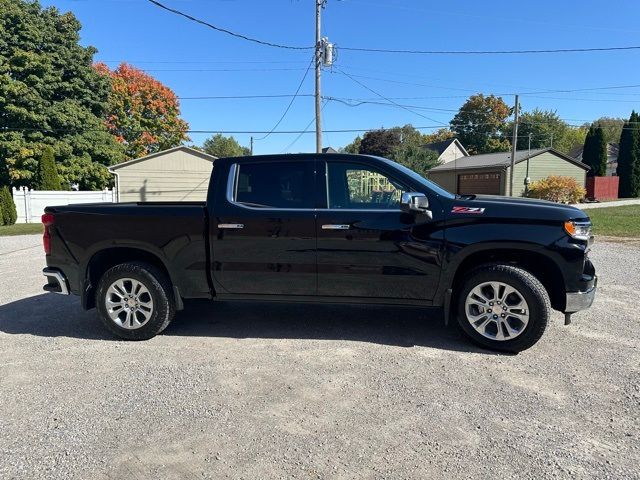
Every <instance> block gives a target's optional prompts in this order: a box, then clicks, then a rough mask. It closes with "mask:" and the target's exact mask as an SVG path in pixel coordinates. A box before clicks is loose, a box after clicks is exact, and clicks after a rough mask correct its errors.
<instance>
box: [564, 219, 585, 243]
mask: <svg viewBox="0 0 640 480" xmlns="http://www.w3.org/2000/svg"><path fill="white" fill-rule="evenodd" d="M564 231H565V232H567V233H568V234H569V236H570V237H572V238H577V239H578V240H589V238H591V222H585V221H580V220H579V221H574V220H568V221H566V222H564Z"/></svg>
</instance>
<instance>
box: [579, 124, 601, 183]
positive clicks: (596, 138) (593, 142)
mask: <svg viewBox="0 0 640 480" xmlns="http://www.w3.org/2000/svg"><path fill="white" fill-rule="evenodd" d="M582 163H585V164H586V165H588V166H589V172H587V175H589V176H590V177H597V176H604V175H606V173H607V141H606V139H605V136H604V131H603V130H602V128H601V127H595V126H593V125H592V126H591V127H590V128H589V132H588V133H587V137H586V138H585V140H584V149H583V151H582Z"/></svg>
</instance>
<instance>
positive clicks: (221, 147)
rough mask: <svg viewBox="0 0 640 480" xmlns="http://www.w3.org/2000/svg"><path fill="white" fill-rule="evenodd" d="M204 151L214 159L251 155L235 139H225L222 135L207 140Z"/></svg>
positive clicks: (203, 146) (249, 151)
mask: <svg viewBox="0 0 640 480" xmlns="http://www.w3.org/2000/svg"><path fill="white" fill-rule="evenodd" d="M202 149H203V150H204V151H205V152H206V153H208V154H209V155H213V156H214V157H218V158H224V157H242V156H246V155H251V150H250V149H248V148H247V147H243V146H242V145H240V144H239V143H238V141H237V140H236V139H235V138H233V137H225V136H224V135H222V134H221V133H216V134H215V135H214V136H212V137H210V138H207V139H206V140H205V141H204V143H203V145H202Z"/></svg>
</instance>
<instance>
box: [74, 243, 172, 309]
mask: <svg viewBox="0 0 640 480" xmlns="http://www.w3.org/2000/svg"><path fill="white" fill-rule="evenodd" d="M128 262H142V263H147V264H150V265H153V266H155V267H156V268H158V269H160V270H161V271H162V272H163V273H164V274H165V275H166V276H167V278H168V279H169V281H170V282H171V285H172V288H173V297H174V299H175V306H176V309H177V310H180V309H182V299H181V297H180V293H179V291H178V289H177V288H176V286H175V282H174V281H173V278H172V275H171V272H170V270H169V268H168V267H167V265H166V264H165V262H164V261H163V260H162V259H161V258H160V257H159V256H158V255H156V254H154V253H152V252H149V251H148V250H145V249H143V248H138V247H128V246H117V247H109V248H104V249H102V250H99V251H97V252H95V253H94V254H93V255H92V256H91V258H90V259H89V261H88V262H87V265H86V267H85V277H84V286H83V288H82V306H83V308H85V309H87V310H88V309H91V308H94V307H95V290H96V287H97V285H98V282H99V281H100V278H102V276H103V275H104V273H105V272H106V271H107V270H109V269H110V268H112V267H115V266H116V265H120V264H122V263H128Z"/></svg>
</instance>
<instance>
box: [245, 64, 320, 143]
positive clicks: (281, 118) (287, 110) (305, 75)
mask: <svg viewBox="0 0 640 480" xmlns="http://www.w3.org/2000/svg"><path fill="white" fill-rule="evenodd" d="M315 60H316V54H315V52H314V54H313V56H312V57H311V61H310V62H309V65H308V66H307V69H306V70H305V72H304V75H303V76H302V80H300V84H299V85H298V88H297V89H296V93H294V94H293V97H291V101H290V102H289V105H287V108H286V109H285V111H284V113H283V114H282V116H281V117H280V120H278V121H277V122H276V124H275V125H274V126H273V128H272V129H271V130H270V131H269V132H268V133H267V134H266V135H265V136H264V137H260V138H256V140H264V139H265V138H267V137H268V136H269V135H271V134H272V133H273V132H274V131H275V129H276V128H278V125H280V123H281V122H282V120H284V117H285V116H286V115H287V113H289V109H290V108H291V105H293V102H294V101H295V99H296V98H297V97H298V94H299V93H300V89H301V88H302V85H303V84H304V81H305V79H306V78H307V74H308V73H309V70H311V65H313V63H314V62H315Z"/></svg>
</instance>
